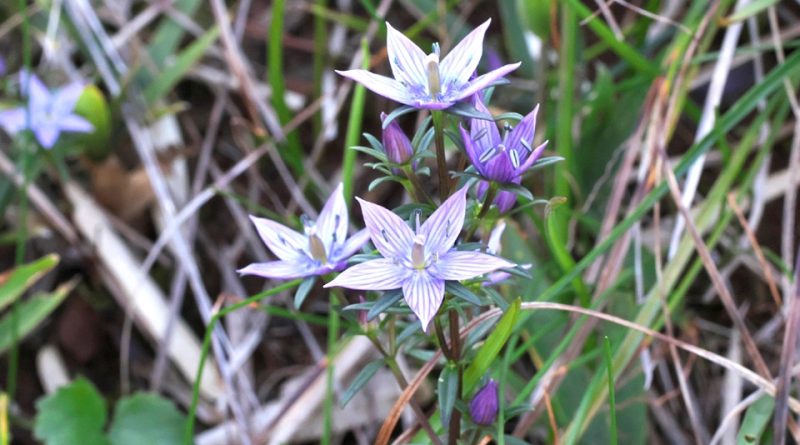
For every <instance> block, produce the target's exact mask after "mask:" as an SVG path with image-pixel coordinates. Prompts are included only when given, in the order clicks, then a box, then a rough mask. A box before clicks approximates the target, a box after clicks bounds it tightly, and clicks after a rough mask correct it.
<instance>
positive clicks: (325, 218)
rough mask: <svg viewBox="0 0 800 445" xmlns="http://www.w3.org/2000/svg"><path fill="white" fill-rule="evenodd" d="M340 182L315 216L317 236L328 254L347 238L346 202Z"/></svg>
mask: <svg viewBox="0 0 800 445" xmlns="http://www.w3.org/2000/svg"><path fill="white" fill-rule="evenodd" d="M342 188H343V186H342V183H341V182H340V183H339V185H338V186H337V187H336V190H334V191H333V193H332V194H331V196H330V198H328V201H327V202H326V203H325V206H324V207H323V208H322V211H321V212H319V218H317V236H319V239H321V240H322V242H323V243H324V244H325V251H326V252H328V254H330V253H331V252H332V251H333V249H334V247H335V246H340V245H342V243H344V241H345V238H347V224H348V222H349V219H348V217H347V204H345V202H344V193H343V191H342Z"/></svg>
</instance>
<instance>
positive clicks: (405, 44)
mask: <svg viewBox="0 0 800 445" xmlns="http://www.w3.org/2000/svg"><path fill="white" fill-rule="evenodd" d="M490 21H491V20H487V21H485V22H484V23H483V24H482V25H480V26H479V27H477V28H476V29H475V30H473V31H472V32H471V33H469V35H467V36H466V37H465V38H464V40H462V41H461V42H459V43H458V45H456V46H455V48H453V49H452V50H451V51H450V53H449V54H447V56H445V58H444V59H442V60H441V62H440V61H439V46H438V45H434V47H433V52H432V53H430V54H427V55H426V54H425V52H424V51H422V49H420V48H419V47H418V46H417V45H415V44H414V42H412V41H411V40H410V39H409V38H408V37H406V36H404V35H403V34H401V33H400V32H399V31H397V30H396V29H394V28H392V25H390V24H389V23H388V22H387V23H386V29H387V39H386V47H387V48H386V50H387V52H388V57H389V64H390V65H391V68H392V74H393V75H394V79H392V78H389V77H385V76H381V75H378V74H374V73H371V72H369V71H366V70H349V71H336V72H337V73H339V74H340V75H342V76H344V77H347V78H350V79H352V80H355V81H356V82H359V83H361V84H363V85H364V86H365V87H367V88H369V89H370V90H372V91H374V92H375V93H377V94H380V95H381V96H384V97H387V98H389V99H392V100H394V101H397V102H400V103H402V104H405V105H409V106H412V107H414V108H423V109H431V110H442V109H445V108H449V107H451V106H452V105H453V104H455V103H456V102H458V101H459V100H462V99H464V98H467V97H469V96H471V95H472V94H474V93H476V92H477V91H479V90H481V89H483V88H486V87H487V86H489V85H491V84H493V83H494V82H496V81H497V80H498V79H501V78H502V77H503V76H505V75H506V74H508V73H510V72H511V71H513V70H515V69H517V67H519V65H520V64H519V62H517V63H512V64H509V65H505V66H502V67H500V68H498V69H496V70H493V71H490V72H488V73H486V74H484V75H482V76H480V77H477V78H475V79H470V77H471V76H472V74H473V73H474V72H475V69H476V68H477V67H478V62H480V59H481V55H482V53H483V36H484V34H485V33H486V29H487V28H488V27H489V23H490Z"/></svg>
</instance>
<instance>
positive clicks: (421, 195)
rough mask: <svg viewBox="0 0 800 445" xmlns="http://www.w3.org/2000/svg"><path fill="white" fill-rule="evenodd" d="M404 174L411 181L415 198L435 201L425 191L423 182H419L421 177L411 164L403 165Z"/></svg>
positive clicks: (422, 200)
mask: <svg viewBox="0 0 800 445" xmlns="http://www.w3.org/2000/svg"><path fill="white" fill-rule="evenodd" d="M403 174H404V175H405V176H406V178H408V181H409V182H410V183H411V190H410V192H411V194H412V195H414V199H416V200H417V202H429V203H431V204H432V203H433V198H431V196H430V195H429V194H428V192H426V191H425V188H424V187H422V184H421V183H420V182H419V177H418V176H417V174H416V173H414V171H413V170H412V169H411V166H410V165H406V166H403Z"/></svg>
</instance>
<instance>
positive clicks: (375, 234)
mask: <svg viewBox="0 0 800 445" xmlns="http://www.w3.org/2000/svg"><path fill="white" fill-rule="evenodd" d="M356 199H358V202H359V203H360V204H361V212H362V213H363V215H364V224H366V226H367V230H369V235H370V238H372V244H375V247H376V248H377V249H378V251H379V252H380V253H381V255H383V256H384V257H386V258H388V259H390V260H404V259H408V258H409V257H410V255H411V245H412V244H414V232H412V231H411V228H409V227H408V226H407V225H406V223H405V221H403V220H402V219H400V217H399V216H397V215H395V214H394V213H392V212H390V211H389V210H386V209H385V208H383V207H381V206H379V205H377V204H373V203H371V202H368V201H364V200H363V199H361V198H356Z"/></svg>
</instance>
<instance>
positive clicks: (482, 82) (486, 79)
mask: <svg viewBox="0 0 800 445" xmlns="http://www.w3.org/2000/svg"><path fill="white" fill-rule="evenodd" d="M519 66H520V62H517V63H511V64H508V65H503V66H501V67H500V68H498V69H496V70H494V71H489V72H488V73H486V74H484V75H482V76H479V77H477V78H475V79H473V80H471V81H470V82H469V83H468V84H467V85H466V87H465V88H464V89H463V90H461V91H460V92H458V93H457V94H455V93H454V96H453V97H449V98H448V99H450V100H461V99H464V98H467V97H469V96H472V95H473V94H475V93H477V92H478V91H480V90H482V89H484V88H486V87H488V86H489V85H491V84H492V83H494V82H495V81H497V80H498V79H501V78H502V77H503V76H505V75H506V74H508V73H510V72H512V71H514V70H515V69H517V68H519Z"/></svg>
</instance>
